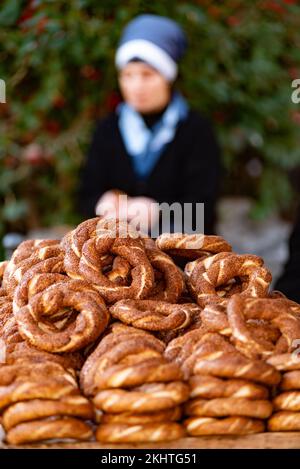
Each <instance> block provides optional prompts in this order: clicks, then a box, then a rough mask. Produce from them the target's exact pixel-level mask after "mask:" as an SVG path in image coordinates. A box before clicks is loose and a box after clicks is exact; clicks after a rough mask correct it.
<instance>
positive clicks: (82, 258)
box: [62, 218, 154, 303]
mask: <svg viewBox="0 0 300 469" xmlns="http://www.w3.org/2000/svg"><path fill="white" fill-rule="evenodd" d="M62 245H63V247H64V249H65V268H66V271H67V273H68V275H69V276H70V277H71V278H75V279H85V280H88V281H89V282H91V283H92V284H94V285H95V287H96V288H97V290H98V291H99V293H100V294H101V295H102V296H103V298H104V299H105V300H106V301H107V302H109V303H113V302H115V301H118V300H120V299H122V298H145V297H147V295H149V294H150V293H151V290H152V288H153V285H154V272H153V268H152V266H151V264H150V262H149V260H148V257H147V255H146V251H145V246H144V243H143V241H142V239H141V235H140V234H139V233H138V232H136V231H132V230H130V226H129V225H128V224H126V223H121V222H120V221H116V220H103V219H101V218H94V219H91V220H87V221H86V222H83V223H82V224H81V225H79V226H78V227H77V228H76V230H74V231H73V232H71V234H69V235H68V236H67V237H66V238H65V239H64V240H63V242H62ZM114 256H119V257H120V258H122V259H124V260H125V261H127V262H128V263H129V264H130V266H131V267H132V270H131V277H132V282H131V285H129V286H128V285H126V286H123V285H118V284H117V283H116V282H115V281H113V280H110V279H109V277H107V276H106V275H105V274H104V272H103V269H104V268H105V267H107V265H108V260H109V262H111V259H113V258H114Z"/></svg>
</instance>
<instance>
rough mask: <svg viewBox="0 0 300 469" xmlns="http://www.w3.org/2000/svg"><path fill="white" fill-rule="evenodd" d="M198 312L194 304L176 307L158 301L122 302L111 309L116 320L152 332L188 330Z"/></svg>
mask: <svg viewBox="0 0 300 469" xmlns="http://www.w3.org/2000/svg"><path fill="white" fill-rule="evenodd" d="M197 311H199V308H198V307H197V305H193V304H192V303H187V304H181V305H176V304H172V303H167V302H165V301H158V300H120V301H118V302H117V303H115V304H114V305H113V306H111V308H110V313H111V315H112V316H113V317H114V318H117V319H119V320H120V321H122V322H124V323H125V324H130V325H131V326H133V327H136V328H141V329H146V330H150V331H161V330H176V329H183V328H186V327H187V326H188V325H189V324H190V322H191V320H192V317H193V314H195V313H196V312H197Z"/></svg>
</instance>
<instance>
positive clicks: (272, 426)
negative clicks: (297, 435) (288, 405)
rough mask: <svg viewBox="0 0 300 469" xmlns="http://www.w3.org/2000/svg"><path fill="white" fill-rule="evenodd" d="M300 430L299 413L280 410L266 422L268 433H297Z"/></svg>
mask: <svg viewBox="0 0 300 469" xmlns="http://www.w3.org/2000/svg"><path fill="white" fill-rule="evenodd" d="M299 430H300V412H291V411H288V410H281V411H279V412H276V413H275V414H273V415H272V417H270V418H269V420H268V431H269V432H297V431H299Z"/></svg>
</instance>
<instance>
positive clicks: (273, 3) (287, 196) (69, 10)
mask: <svg viewBox="0 0 300 469" xmlns="http://www.w3.org/2000/svg"><path fill="white" fill-rule="evenodd" d="M1 3H2V4H1V9H0V78H2V79H4V80H5V81H6V87H7V90H6V94H7V104H0V202H1V206H0V235H1V233H2V234H3V233H4V232H5V231H6V230H7V229H18V230H21V231H22V230H23V231H26V230H28V229H29V228H32V227H35V226H39V225H40V226H41V225H44V226H47V225H53V224H61V223H75V222H77V221H78V220H79V217H78V214H77V213H76V207H74V203H73V200H74V190H75V189H76V186H77V178H78V169H79V167H80V165H81V163H82V161H83V158H84V155H85V152H86V149H87V145H88V143H89V139H90V133H91V130H92V127H93V125H94V122H95V119H96V118H98V117H100V116H102V115H104V114H105V113H107V112H108V111H109V110H111V109H113V107H114V105H115V104H116V102H117V99H118V94H117V90H118V88H117V79H116V78H117V77H116V71H115V68H114V53H115V47H116V44H117V42H118V39H119V35H120V32H121V30H122V28H123V26H124V25H125V24H126V23H127V22H128V21H129V20H130V19H131V18H133V17H134V16H135V15H136V14H139V13H142V12H150V13H158V14H162V15H167V16H170V17H172V18H174V19H176V20H177V21H179V22H180V23H181V24H182V26H183V27H184V29H185V30H186V32H187V35H188V39H189V50H188V53H187V55H186V57H185V58H184V60H183V62H182V65H181V74H180V78H179V80H178V86H179V87H180V89H181V90H182V91H183V93H184V94H185V95H186V96H187V98H188V100H189V102H190V103H191V105H193V106H194V107H196V108H198V109H199V110H202V111H203V112H204V113H206V114H207V115H208V116H209V117H210V118H211V119H212V120H213V122H214V123H215V126H216V130H217V133H218V136H219V139H220V142H221V145H222V149H223V157H224V165H225V167H226V169H227V172H226V179H225V181H224V191H225V193H228V194H242V195H250V196H252V197H253V199H254V200H255V202H256V205H255V209H254V214H255V215H256V216H258V217H263V216H265V215H266V214H268V213H269V212H270V211H272V210H286V209H287V208H289V207H290V204H291V202H292V201H293V200H294V199H293V192H292V190H291V187H290V183H289V180H288V171H290V170H291V169H293V168H294V167H296V166H297V165H299V162H300V145H299V143H300V142H299V122H300V109H299V105H296V104H293V103H292V101H291V93H292V88H291V82H292V80H293V79H294V78H297V77H298V78H300V67H299V64H300V48H299V44H300V6H299V4H298V2H296V1H294V0H285V1H284V0H266V1H262V0H260V1H255V0H253V1H251V0H247V1H245V0H243V1H242V0H228V1H226V2H221V1H220V2H211V1H209V0H202V1H201V0H198V1H189V2H188V1H180V0H179V1H176V2H174V1H173V0H165V1H161V0H160V1H156V0H152V1H151V2H150V1H147V0H144V1H141V0H132V1H129V2H125V3H122V2H121V3H120V2H119V1H116V0H101V1H99V0H72V1H71V2H66V1H63V0H55V1H54V0H31V1H25V0H23V1H22V0H4V1H2V2H1ZM31 143H39V144H41V145H42V146H43V148H44V149H45V151H44V153H43V154H42V155H39V156H37V157H36V158H35V159H32V158H31V159H30V158H28V157H26V153H25V152H24V149H25V148H26V146H27V145H28V144H31ZM253 161H254V167H256V171H254V172H253V171H251V170H250V169H249V168H253Z"/></svg>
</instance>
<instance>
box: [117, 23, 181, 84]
mask: <svg viewBox="0 0 300 469" xmlns="http://www.w3.org/2000/svg"><path fill="white" fill-rule="evenodd" d="M186 48H187V38H186V35H185V33H184V31H183V30H182V29H181V27H180V26H179V25H178V24H177V23H176V22H175V21H173V20H171V19H170V18H166V17H164V16H158V15H150V14H143V15H139V16H137V17H136V18H134V19H133V20H132V21H130V23H128V25H127V26H126V27H125V29H124V31H123V34H122V37H121V40H120V42H119V45H118V48H117V52H116V56H115V64H116V66H117V68H118V69H119V70H120V69H122V68H123V67H124V66H125V65H126V64H127V63H128V62H130V60H132V59H140V60H143V61H144V62H146V63H148V64H149V65H151V66H152V67H154V68H155V69H156V70H158V71H159V72H160V73H161V74H162V75H163V76H164V77H165V78H166V79H167V80H168V81H173V80H175V78H176V76H177V72H178V66H177V63H178V61H179V60H180V59H181V57H182V56H183V55H184V53H185V50H186Z"/></svg>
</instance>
